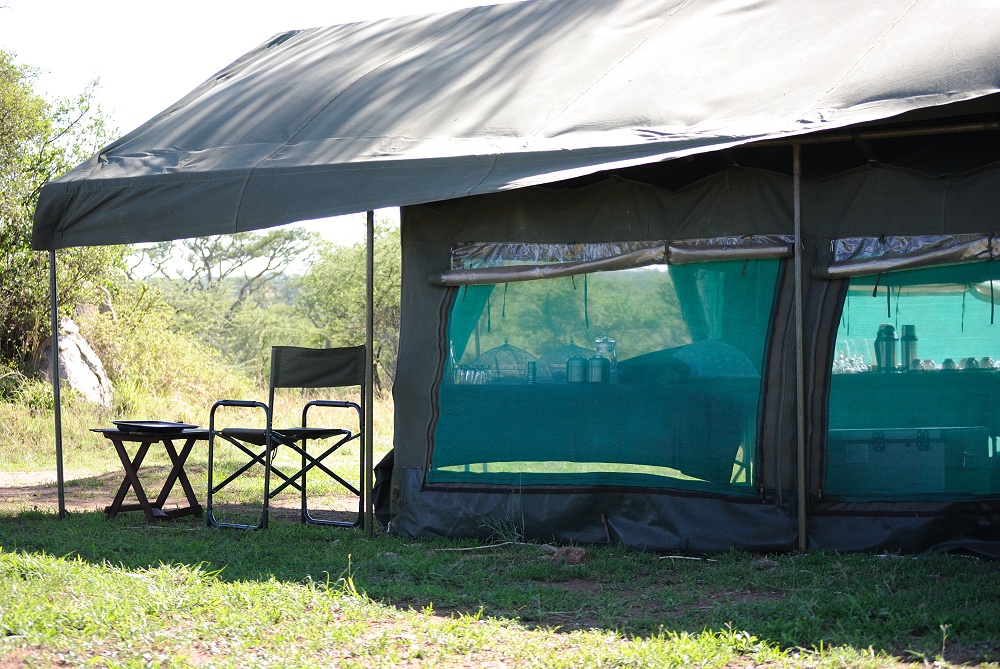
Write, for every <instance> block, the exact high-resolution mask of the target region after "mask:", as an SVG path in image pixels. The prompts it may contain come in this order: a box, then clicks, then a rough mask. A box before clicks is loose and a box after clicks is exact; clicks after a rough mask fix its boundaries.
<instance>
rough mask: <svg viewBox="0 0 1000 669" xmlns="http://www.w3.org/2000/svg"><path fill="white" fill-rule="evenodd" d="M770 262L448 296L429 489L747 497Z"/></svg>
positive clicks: (600, 276)
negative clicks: (624, 490)
mask: <svg viewBox="0 0 1000 669" xmlns="http://www.w3.org/2000/svg"><path fill="white" fill-rule="evenodd" d="M779 268H780V261H779V260H774V259H767V260H740V261H720V262H704V263H696V264H690V265H676V266H670V267H669V269H668V267H667V266H665V265H657V266H650V267H644V268H639V269H628V270H619V271H609V272H599V273H594V274H589V275H578V276H572V277H560V278H552V279H538V280H531V281H522V282H516V283H509V284H496V285H479V286H468V287H461V288H458V289H456V292H455V298H454V303H453V306H452V309H451V315H450V319H449V322H448V337H449V350H450V355H449V361H448V364H447V366H446V369H445V374H444V378H443V381H442V383H441V385H440V389H439V395H438V409H439V411H438V419H437V424H436V428H435V432H434V444H433V452H432V466H431V470H430V471H429V473H428V476H427V480H428V482H430V483H438V482H465V483H489V484H503V485H530V484H565V485H626V486H651V487H660V488H684V489H699V490H712V491H720V492H725V493H737V494H738V493H746V494H752V493H753V491H754V489H755V476H756V464H755V463H756V438H757V437H756V435H757V424H756V423H757V415H758V406H759V403H760V392H761V379H760V370H761V369H762V368H763V364H764V348H765V342H766V340H767V336H768V331H769V326H770V317H771V312H772V305H773V302H774V299H775V292H776V283H777V278H778V273H779Z"/></svg>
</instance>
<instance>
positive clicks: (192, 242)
mask: <svg viewBox="0 0 1000 669" xmlns="http://www.w3.org/2000/svg"><path fill="white" fill-rule="evenodd" d="M318 244H319V235H318V234H317V233H315V232H310V231H308V230H304V229H302V228H287V229H283V230H269V231H267V232H263V233H258V232H242V233H238V234H235V235H212V236H209V237H195V238H191V239H178V240H175V241H169V242H160V243H158V244H155V245H153V246H151V247H149V248H147V249H145V250H144V253H145V256H146V259H147V260H148V262H149V264H150V265H151V266H152V268H153V270H154V274H156V275H159V276H162V277H164V278H168V279H180V280H181V281H182V285H184V286H185V287H186V288H188V289H191V290H197V291H220V290H224V291H226V292H228V293H229V294H231V296H232V302H231V304H230V305H229V311H236V310H238V309H240V308H241V307H242V306H243V305H244V304H245V303H246V302H247V300H249V299H250V298H251V297H254V296H257V295H260V294H261V292H262V291H263V290H264V289H265V288H266V287H267V285H268V283H270V282H272V281H273V280H274V279H275V278H276V277H278V276H281V275H282V273H283V272H286V271H287V269H288V267H289V266H292V265H294V264H295V263H296V262H299V263H304V264H308V263H309V261H310V258H311V256H312V254H313V252H314V250H315V249H316V247H317V246H318Z"/></svg>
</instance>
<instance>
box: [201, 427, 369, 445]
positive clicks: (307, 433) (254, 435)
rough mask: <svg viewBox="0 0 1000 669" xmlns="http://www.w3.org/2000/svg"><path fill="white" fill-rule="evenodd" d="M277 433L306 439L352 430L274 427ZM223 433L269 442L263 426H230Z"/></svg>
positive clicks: (289, 437) (291, 437)
mask: <svg viewBox="0 0 1000 669" xmlns="http://www.w3.org/2000/svg"><path fill="white" fill-rule="evenodd" d="M273 431H274V433H275V434H279V435H281V437H282V438H284V439H286V440H288V441H302V440H304V439H329V438H330V437H340V436H348V435H350V434H351V431H350V430H343V429H340V428H328V427H289V428H282V429H279V428H274V429H273ZM221 432H222V434H223V435H225V436H227V437H231V438H233V439H236V440H237V441H242V442H246V443H248V444H254V445H256V446H263V445H264V444H265V443H266V442H267V437H266V431H265V430H264V429H262V428H244V427H229V428H226V429H224V430H222V431H221Z"/></svg>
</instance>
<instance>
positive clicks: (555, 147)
mask: <svg viewBox="0 0 1000 669" xmlns="http://www.w3.org/2000/svg"><path fill="white" fill-rule="evenodd" d="M998 26H1000V4H997V3H995V2H990V1H988V0H980V1H978V2H977V1H974V0H969V1H967V2H963V3H959V4H956V3H953V2H946V1H945V0H929V1H924V2H914V1H913V0H886V1H884V2H879V3H874V4H872V3H862V2H857V1H847V2H835V3H834V2H827V3H806V4H803V3H801V2H798V1H796V0H764V1H762V2H753V3H749V2H734V1H733V0H699V1H698V2H691V1H689V0H572V1H568V0H535V1H529V2H524V3H520V4H512V5H497V6H492V7H479V8H474V9H468V10H462V11H457V12H452V13H444V14H435V15H430V16H422V17H407V18H398V19H389V20H382V21H374V22H370V23H358V24H351V25H342V26H335V27H330V28H314V29H309V30H299V31H292V32H288V33H284V34H281V35H277V36H276V37H274V38H273V39H271V40H270V41H268V42H267V43H265V44H262V45H261V46H260V47H258V48H257V49H255V50H254V51H251V52H250V53H248V54H246V55H244V56H243V57H241V58H239V59H238V60H237V61H235V62H234V63H233V64H232V65H230V66H228V67H226V68H225V69H223V70H222V71H220V72H219V73H218V74H217V75H216V76H214V77H213V78H212V79H210V80H209V81H206V82H205V83H204V84H202V85H201V86H199V87H198V88H197V89H195V90H194V91H192V92H191V93H190V94H189V95H188V96H187V97H185V98H184V99H182V100H180V101H179V102H177V103H176V104H175V105H173V106H172V107H170V108H169V109H167V110H165V111H163V112H162V113H161V114H159V115H158V116H156V117H154V118H153V119H151V120H150V121H148V122H147V123H145V124H144V125H142V126H141V127H139V128H137V129H135V130H134V131H132V132H131V133H129V134H127V135H126V136H124V137H122V138H121V139H120V140H118V141H117V142H115V143H113V144H111V145H110V146H108V147H105V148H104V149H102V150H101V151H100V152H99V153H98V154H97V155H96V156H94V157H93V158H92V159H91V160H89V161H87V162H86V163H84V164H82V165H80V166H79V167H77V168H76V169H74V170H72V171H71V172H69V173H68V174H66V175H64V176H63V177H61V178H59V179H57V180H55V181H53V182H51V183H49V184H47V185H46V186H45V187H44V188H43V190H42V193H41V196H40V198H39V204H38V208H37V211H36V215H35V229H34V238H33V243H34V246H35V247H36V248H38V249H53V248H61V247H67V246H78V245H97V244H112V243H131V242H143V241H156V240H166V239H173V238H182V237H191V236H198V235H208V234H220V233H233V232H239V231H244V230H253V229H259V228H264V227H269V226H273V225H279V224H283V223H287V222H292V221H298V220H304V219H311V218H318V217H324V216H332V215H337V214H344V213H351V212H358V211H365V210H371V209H374V208H380V207H387V206H398V205H409V204H415V203H423V202H432V201H438V200H444V199H450V198H456V197H460V196H465V195H471V194H481V193H489V192H495V191H500V190H504V189H511V188H517V187H520V186H525V185H531V184H539V183H546V182H552V181H556V180H560V179H564V178H568V177H572V176H577V175H582V174H587V173H593V172H597V171H600V170H607V169H610V168H615V167H623V166H628V165H635V164H641V163H649V162H656V161H662V160H667V159H670V158H675V157H679V156H684V155H689V154H694V153H699V152H706V151H712V150H717V149H721V148H725V147H729V146H734V145H739V144H743V143H747V142H752V141H757V140H763V139H769V138H787V137H791V136H796V135H802V134H806V133H814V132H817V131H821V130H829V129H833V128H840V127H845V126H848V125H852V124H858V123H863V122H868V121H874V120H879V119H885V118H889V117H892V116H895V115H898V114H901V113H904V112H907V111H912V110H915V109H921V108H927V107H934V106H939V105H945V104H947V103H952V102H957V101H965V100H970V99H974V98H977V97H980V96H984V95H989V94H992V93H995V92H997V91H998V90H1000V28H998ZM206 39H211V35H207V36H206ZM148 57H149V58H169V57H170V56H169V51H166V50H160V49H157V50H155V51H152V50H151V51H150V55H149V56H148Z"/></svg>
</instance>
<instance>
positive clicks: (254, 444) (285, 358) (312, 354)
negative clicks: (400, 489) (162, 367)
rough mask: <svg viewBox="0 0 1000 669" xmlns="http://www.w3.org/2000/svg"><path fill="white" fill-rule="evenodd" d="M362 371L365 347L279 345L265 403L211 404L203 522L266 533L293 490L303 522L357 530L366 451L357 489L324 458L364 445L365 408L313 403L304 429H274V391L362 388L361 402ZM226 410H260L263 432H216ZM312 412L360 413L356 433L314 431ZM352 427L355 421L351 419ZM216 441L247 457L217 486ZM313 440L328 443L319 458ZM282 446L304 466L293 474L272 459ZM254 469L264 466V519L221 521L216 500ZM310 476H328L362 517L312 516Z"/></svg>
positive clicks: (305, 409) (362, 505)
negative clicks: (283, 496) (271, 512)
mask: <svg viewBox="0 0 1000 669" xmlns="http://www.w3.org/2000/svg"><path fill="white" fill-rule="evenodd" d="M364 369H365V348H364V347H363V346H354V347H350V348H334V349H313V348H300V347H295V346H275V347H273V348H272V349H271V382H270V387H269V391H268V402H267V403H266V404H265V403H264V402H258V401H253V400H220V401H218V402H216V403H215V404H214V405H212V410H211V413H210V414H209V442H208V499H207V504H206V508H205V517H206V519H207V522H208V524H209V525H210V526H215V527H235V528H242V529H264V528H266V527H267V522H268V509H269V502H270V500H271V499H272V498H273V497H274V496H275V495H277V494H279V493H281V492H283V491H284V490H286V489H287V488H289V487H291V488H293V489H295V490H298V491H299V492H300V495H301V514H302V516H301V517H302V522H304V523H317V524H323V525H336V526H342V527H353V526H357V525H360V524H361V523H362V521H363V516H364V508H365V499H364V492H363V486H362V485H361V481H363V480H364V459H363V457H362V455H361V451H362V449H361V448H359V449H358V450H359V457H358V460H359V464H358V472H359V478H358V484H357V485H354V484H352V483H350V482H349V481H347V480H346V479H345V478H344V477H342V476H340V475H339V474H337V473H336V472H335V471H333V469H331V468H330V467H329V466H327V465H326V464H325V463H324V460H325V459H326V458H328V457H329V456H331V455H333V454H334V453H335V452H336V451H338V450H340V449H341V448H343V447H344V446H346V445H348V444H349V443H351V442H354V441H357V443H358V444H359V445H360V444H363V443H364V437H363V435H364V411H363V409H362V406H361V404H359V403H357V402H350V401H344V400H324V399H315V400H311V401H309V402H306V404H305V405H304V406H303V408H302V425H301V426H295V427H288V428H276V427H274V425H273V419H274V396H275V389H277V388H335V387H344V386H362V393H361V397H362V398H363V397H364V389H363V385H364V376H365V374H364ZM363 401H364V400H363V399H362V402H363ZM223 407H240V408H249V409H261V410H262V411H263V412H264V417H265V427H264V428H263V429H261V428H242V427H230V428H225V429H221V430H220V429H216V413H217V412H218V410H219V409H221V408H223ZM312 408H328V409H336V410H347V411H349V412H351V413H352V414H353V413H356V415H357V417H356V420H357V425H358V429H357V431H352V430H350V429H347V428H344V427H310V426H309V425H308V418H309V410H310V409H312ZM350 422H351V423H353V422H354V419H353V417H352V419H351V421H350ZM216 439H219V440H222V441H225V442H228V443H229V444H231V445H232V446H234V447H235V448H236V451H237V453H238V454H242V455H244V456H246V457H247V458H249V459H248V461H247V462H246V463H245V464H243V465H241V466H240V467H238V468H237V469H236V470H235V471H234V472H232V473H231V474H229V475H228V476H227V477H226V478H224V479H223V480H222V481H221V482H219V483H216V482H215V469H216V465H215V459H216V444H215V441H216ZM331 440H332V441H331ZM311 441H324V442H326V444H327V445H326V447H325V448H324V449H323V450H322V451H321V452H320V453H319V454H318V455H316V454H312V453H310V452H309V449H308V444H309V442H311ZM281 446H284V447H287V448H289V449H291V450H292V451H293V452H294V453H296V454H297V455H298V456H299V460H300V463H301V464H300V465H299V466H298V468H297V469H296V470H295V471H290V470H289V471H285V470H283V469H282V468H280V467H277V466H275V463H274V458H275V455H276V453H277V450H278V448H279V447H281ZM255 465H260V466H262V467H263V469H264V485H263V488H264V489H263V498H262V504H261V513H260V520H259V521H258V522H257V523H256V524H250V523H233V522H224V521H220V520H219V519H218V518H216V515H215V508H214V498H215V495H216V494H217V493H218V492H219V491H220V490H222V489H223V488H224V487H226V486H227V485H229V484H231V483H233V482H234V481H236V480H237V479H239V478H240V477H241V476H243V475H244V474H246V473H247V472H248V471H250V469H251V468H253V467H254V466H255ZM309 472H316V473H320V474H325V475H326V476H327V477H329V478H330V479H331V480H333V481H335V482H336V483H337V484H339V485H340V486H343V487H344V488H345V489H346V490H347V491H348V492H349V493H350V494H351V495H354V496H356V497H357V498H358V514H357V516H356V517H355V519H354V520H353V521H343V520H327V519H321V518H317V517H315V516H313V515H312V513H311V512H310V510H309V506H308V494H307V493H308V488H307V485H306V481H307V474H308V473H309ZM272 475H273V476H274V477H275V478H277V479H280V483H279V484H278V485H277V486H276V487H275V488H274V489H272V488H271V483H272V481H271V476H272Z"/></svg>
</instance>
